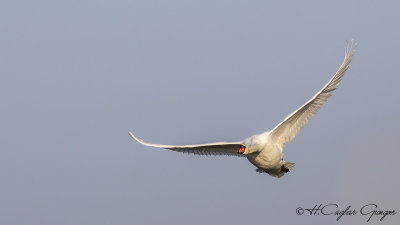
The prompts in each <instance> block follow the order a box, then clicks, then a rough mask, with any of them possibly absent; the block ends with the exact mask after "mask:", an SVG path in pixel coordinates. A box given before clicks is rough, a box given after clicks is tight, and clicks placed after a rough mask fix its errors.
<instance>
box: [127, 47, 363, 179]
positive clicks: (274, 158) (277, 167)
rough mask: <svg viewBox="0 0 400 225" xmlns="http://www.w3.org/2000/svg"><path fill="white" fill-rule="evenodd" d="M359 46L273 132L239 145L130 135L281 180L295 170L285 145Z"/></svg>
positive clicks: (325, 95) (331, 87)
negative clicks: (242, 160) (243, 162)
mask: <svg viewBox="0 0 400 225" xmlns="http://www.w3.org/2000/svg"><path fill="white" fill-rule="evenodd" d="M355 46H356V44H354V43H353V42H351V43H350V44H349V45H348V46H347V48H346V52H345V58H344V60H343V63H342V65H341V66H340V67H339V69H338V71H337V72H336V73H335V75H333V77H332V78H331V79H330V80H329V82H328V83H327V84H326V85H325V86H324V87H323V88H322V89H321V90H320V91H319V92H317V94H315V95H314V96H313V97H312V98H311V99H310V100H309V101H308V102H306V103H305V104H304V105H302V106H301V107H300V108H298V109H297V110H295V111H294V112H293V113H291V114H290V115H289V116H287V117H286V118H285V119H284V120H283V121H282V122H281V123H279V124H278V125H277V126H276V127H275V128H274V129H272V130H271V131H268V132H265V133H261V134H257V135H253V136H251V137H249V138H247V139H245V140H243V141H240V142H217V143H210V144H202V145H158V144H151V143H147V142H144V141H142V140H140V139H138V138H137V137H135V136H134V135H133V133H131V132H129V134H130V135H131V137H132V138H134V139H135V140H136V141H138V142H139V143H141V144H144V145H147V146H152V147H159V148H165V149H170V150H173V151H178V152H188V153H194V154H199V155H236V156H245V157H247V159H248V160H249V161H250V162H251V163H252V164H253V165H254V166H256V167H257V170H256V171H257V172H266V173H268V174H269V175H271V176H274V177H278V178H279V177H281V176H283V175H284V174H285V173H286V172H289V171H290V170H291V169H293V167H294V163H290V162H285V161H284V160H283V146H284V144H285V143H287V142H289V141H291V140H293V138H294V137H295V136H296V135H297V133H298V132H299V131H300V129H301V128H302V127H303V126H304V125H305V124H306V123H307V122H308V120H310V119H311V117H312V116H313V115H314V114H315V113H316V112H317V111H318V109H319V108H320V107H321V106H322V105H323V104H324V103H325V102H326V101H327V99H328V98H329V97H330V96H331V92H332V91H334V90H335V89H336V88H337V87H338V86H339V83H340V81H341V79H342V77H343V75H344V73H345V72H346V70H347V69H348V67H349V64H350V62H351V59H352V57H353V54H354V47H355Z"/></svg>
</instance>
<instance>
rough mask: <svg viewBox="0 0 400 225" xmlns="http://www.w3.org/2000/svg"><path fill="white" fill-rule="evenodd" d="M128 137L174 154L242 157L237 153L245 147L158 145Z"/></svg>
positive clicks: (217, 143) (215, 144) (234, 145)
mask: <svg viewBox="0 0 400 225" xmlns="http://www.w3.org/2000/svg"><path fill="white" fill-rule="evenodd" d="M129 135H130V136H131V137H132V138H133V139H135V140H136V141H137V142H139V143H140V144H142V145H146V146H150V147H156V148H164V149H169V150H172V151H176V152H182V153H192V154H195V155H233V156H244V155H243V154H240V153H239V150H240V148H242V147H244V148H245V147H246V146H245V145H243V144H242V143H241V142H215V143H208V144H200V145H160V144H152V143H148V142H145V141H143V140H141V139H139V138H137V137H136V136H135V135H134V134H133V133H132V132H129Z"/></svg>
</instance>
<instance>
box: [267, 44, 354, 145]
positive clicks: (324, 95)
mask: <svg viewBox="0 0 400 225" xmlns="http://www.w3.org/2000/svg"><path fill="white" fill-rule="evenodd" d="M356 46H357V43H355V42H354V41H353V40H352V41H351V42H349V43H348V44H347V46H346V49H345V57H344V60H343V63H342V65H341V66H340V67H339V69H338V71H337V72H336V73H335V75H334V76H333V77H332V78H331V79H330V80H329V81H328V83H327V84H326V85H325V86H324V87H323V88H322V89H321V90H320V91H319V92H317V94H315V95H314V96H313V97H312V98H311V99H310V100H309V101H308V102H306V103H305V104H304V105H302V106H301V107H300V108H298V109H297V110H295V111H294V112H293V113H291V114H290V115H289V116H287V117H286V118H285V119H284V120H283V121H282V122H281V123H279V124H278V125H277V126H276V127H275V128H274V129H272V130H271V132H270V134H271V137H272V138H273V139H274V140H275V141H276V142H277V143H279V144H281V145H283V144H285V143H287V142H289V141H291V140H293V138H294V137H295V136H296V135H297V133H298V132H299V131H300V129H301V128H302V127H303V126H304V125H305V124H306V123H307V122H308V121H309V120H310V119H311V117H312V116H313V115H314V114H315V113H316V112H317V111H318V110H319V109H320V108H321V106H322V105H323V104H324V103H325V102H326V101H327V100H328V98H329V97H330V96H331V92H332V91H334V90H335V89H336V88H337V87H338V86H339V83H340V81H341V79H342V77H343V75H344V73H345V72H346V70H347V69H348V68H349V64H350V62H351V60H352V57H353V55H354V52H355V47H356Z"/></svg>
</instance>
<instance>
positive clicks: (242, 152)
mask: <svg viewBox="0 0 400 225" xmlns="http://www.w3.org/2000/svg"><path fill="white" fill-rule="evenodd" d="M245 152H246V146H244V145H243V146H242V147H240V148H239V151H238V153H239V154H244V153H245Z"/></svg>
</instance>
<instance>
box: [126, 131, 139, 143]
mask: <svg viewBox="0 0 400 225" xmlns="http://www.w3.org/2000/svg"><path fill="white" fill-rule="evenodd" d="M128 133H129V136H131V138H133V139H134V140H136V141H137V142H139V143H140V142H141V141H140V140H139V139H138V138H137V137H135V135H133V133H132V132H130V131H129V132H128Z"/></svg>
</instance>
